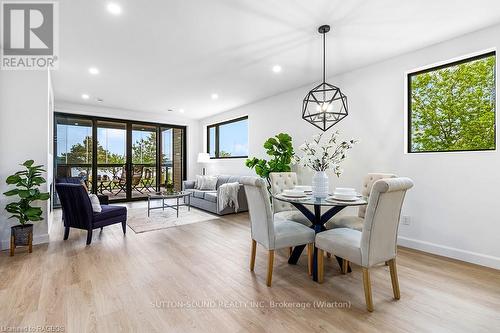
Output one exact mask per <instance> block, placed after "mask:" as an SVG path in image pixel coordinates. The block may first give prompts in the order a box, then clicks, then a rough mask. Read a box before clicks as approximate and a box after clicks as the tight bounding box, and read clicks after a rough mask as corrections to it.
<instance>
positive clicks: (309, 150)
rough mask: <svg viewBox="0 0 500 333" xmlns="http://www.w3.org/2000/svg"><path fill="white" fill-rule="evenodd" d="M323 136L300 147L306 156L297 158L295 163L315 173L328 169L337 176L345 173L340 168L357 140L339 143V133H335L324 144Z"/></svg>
mask: <svg viewBox="0 0 500 333" xmlns="http://www.w3.org/2000/svg"><path fill="white" fill-rule="evenodd" d="M322 137H323V134H322V133H321V134H316V135H314V136H313V138H312V141H311V142H308V141H307V140H306V141H305V142H304V144H302V145H301V146H300V147H299V150H301V151H302V152H303V153H304V154H303V155H302V156H301V157H300V156H295V157H294V159H295V161H296V162H297V163H298V164H299V165H301V166H303V167H308V168H311V169H313V170H315V171H326V170H328V169H333V171H334V172H335V174H336V175H337V176H340V175H341V174H342V173H343V170H342V169H341V168H340V163H342V161H343V160H345V159H346V158H347V154H346V153H347V151H348V150H349V149H351V148H352V147H353V146H354V144H355V143H357V141H356V140H348V141H341V140H338V141H340V142H339V143H337V139H338V137H339V132H338V131H335V132H333V133H332V135H331V136H330V138H328V139H327V140H325V141H326V142H324V143H322V142H321V141H322Z"/></svg>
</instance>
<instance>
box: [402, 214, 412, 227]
mask: <svg viewBox="0 0 500 333" xmlns="http://www.w3.org/2000/svg"><path fill="white" fill-rule="evenodd" d="M401 224H403V225H410V224H411V219H410V217H409V216H401Z"/></svg>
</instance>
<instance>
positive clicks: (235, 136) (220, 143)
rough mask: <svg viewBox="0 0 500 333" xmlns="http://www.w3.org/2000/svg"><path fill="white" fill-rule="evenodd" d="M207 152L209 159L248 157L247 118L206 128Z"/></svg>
mask: <svg viewBox="0 0 500 333" xmlns="http://www.w3.org/2000/svg"><path fill="white" fill-rule="evenodd" d="M207 151H208V153H209V154H210V157H211V158H238V157H239V158H243V157H248V117H242V118H238V119H233V120H229V121H225V122H223V123H218V124H214V125H210V126H208V128H207Z"/></svg>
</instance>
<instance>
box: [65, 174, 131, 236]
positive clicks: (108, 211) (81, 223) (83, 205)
mask: <svg viewBox="0 0 500 333" xmlns="http://www.w3.org/2000/svg"><path fill="white" fill-rule="evenodd" d="M56 191H57V194H58V195H59V199H60V200H61V206H62V211H63V221H64V239H65V240H66V239H68V236H69V228H77V229H82V230H87V245H89V244H90V243H91V242H92V230H94V229H97V228H101V230H102V228H103V227H105V226H108V225H111V224H115V223H121V224H122V229H123V234H125V233H126V231H127V208H126V207H121V206H111V205H101V207H102V212H100V213H94V211H93V210H92V204H91V203H90V198H89V195H88V193H87V190H86V189H85V188H84V187H83V185H81V184H69V183H57V184H56Z"/></svg>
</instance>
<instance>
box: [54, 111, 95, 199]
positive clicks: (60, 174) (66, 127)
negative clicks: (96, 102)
mask: <svg viewBox="0 0 500 333" xmlns="http://www.w3.org/2000/svg"><path fill="white" fill-rule="evenodd" d="M54 132H55V133H54V142H55V147H54V148H55V151H56V153H55V161H54V162H55V163H54V165H55V170H54V174H55V176H56V178H58V179H61V180H62V179H63V178H69V177H79V178H80V179H81V180H82V181H83V182H84V183H85V184H86V185H87V187H88V188H89V189H90V190H92V158H93V154H92V121H91V120H89V119H83V118H79V117H77V116H74V117H64V118H57V119H56V126H55V127H54ZM54 203H55V204H56V205H58V204H59V199H58V198H57V196H56V195H55V196H54Z"/></svg>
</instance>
